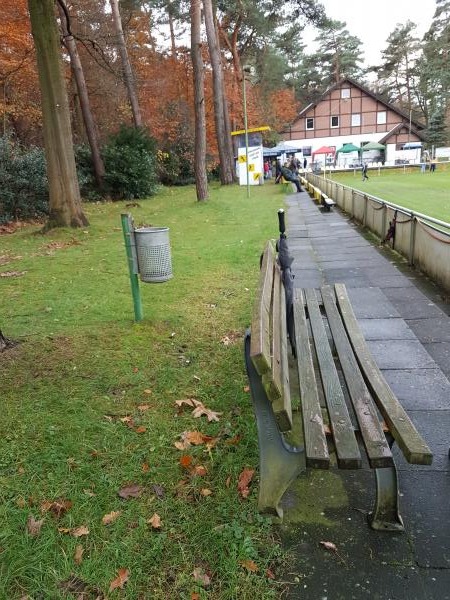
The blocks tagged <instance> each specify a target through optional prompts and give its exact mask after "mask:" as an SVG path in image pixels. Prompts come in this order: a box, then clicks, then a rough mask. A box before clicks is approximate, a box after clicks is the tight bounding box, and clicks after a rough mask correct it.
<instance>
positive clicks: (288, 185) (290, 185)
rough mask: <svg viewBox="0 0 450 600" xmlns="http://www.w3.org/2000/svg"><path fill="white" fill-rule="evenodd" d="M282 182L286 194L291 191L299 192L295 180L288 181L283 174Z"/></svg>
mask: <svg viewBox="0 0 450 600" xmlns="http://www.w3.org/2000/svg"><path fill="white" fill-rule="evenodd" d="M280 183H281V185H282V186H283V187H282V190H283V192H284V193H285V194H288V193H290V192H292V193H296V192H297V188H296V186H295V183H294V182H293V181H288V180H287V179H285V178H284V177H283V176H281V179H280Z"/></svg>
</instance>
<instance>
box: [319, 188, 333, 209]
mask: <svg viewBox="0 0 450 600" xmlns="http://www.w3.org/2000/svg"><path fill="white" fill-rule="evenodd" d="M320 203H321V204H322V206H323V209H324V210H326V211H327V212H330V210H331V208H332V207H333V206H336V202H335V201H334V200H333V199H332V198H329V197H328V196H327V195H326V194H324V193H323V192H320Z"/></svg>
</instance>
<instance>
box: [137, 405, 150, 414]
mask: <svg viewBox="0 0 450 600" xmlns="http://www.w3.org/2000/svg"><path fill="white" fill-rule="evenodd" d="M149 408H151V406H150V404H139V406H138V407H137V409H138V410H140V411H141V412H145V411H146V410H148V409H149Z"/></svg>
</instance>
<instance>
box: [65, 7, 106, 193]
mask: <svg viewBox="0 0 450 600" xmlns="http://www.w3.org/2000/svg"><path fill="white" fill-rule="evenodd" d="M61 4H62V0H58V11H59V16H60V19H61V30H62V32H63V40H64V45H65V47H66V48H67V52H68V53H69V56H70V66H71V67H72V73H73V76H74V78H75V83H76V85H77V90H78V100H79V102H80V108H81V114H82V115H83V122H84V127H85V129H86V135H87V138H88V141H89V146H90V147H91V155H92V164H93V167H94V175H95V181H96V182H97V185H98V187H99V188H101V187H102V186H103V177H104V176H105V166H104V164H103V160H102V157H101V154H100V145H99V143H98V136H97V128H96V126H95V121H94V117H93V115H92V111H91V105H90V102H89V96H88V91H87V87H86V80H85V78H84V72H83V67H82V65H81V61H80V56H79V54H78V49H77V45H76V42H75V39H74V37H73V35H72V33H71V31H70V22H69V19H68V14H67V13H66V11H67V8H65V5H64V8H65V10H64V8H63V6H62V5H61Z"/></svg>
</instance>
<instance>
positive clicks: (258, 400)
mask: <svg viewBox="0 0 450 600" xmlns="http://www.w3.org/2000/svg"><path fill="white" fill-rule="evenodd" d="M245 363H246V367H247V374H248V378H249V382H250V390H251V395H252V401H253V409H254V411H255V416H256V424H257V428H258V446H259V477H260V483H259V499H258V510H259V511H260V512H262V513H267V514H271V515H274V516H276V517H279V518H280V519H282V518H283V509H282V508H281V507H280V505H279V502H280V500H281V498H282V496H283V494H284V493H285V491H286V490H287V488H288V487H289V484H290V483H292V481H294V479H296V477H297V476H298V475H299V474H300V473H301V472H302V471H304V470H305V468H306V463H305V453H304V449H303V448H293V447H292V446H289V445H288V444H287V443H286V442H285V441H284V439H283V437H282V435H281V434H280V432H279V430H278V426H277V423H276V420H275V417H274V414H273V410H272V405H271V402H270V400H269V399H268V398H267V395H266V392H265V390H264V387H263V385H262V382H261V377H260V376H259V375H258V373H257V372H256V369H255V367H254V366H253V363H252V361H251V359H250V333H249V332H248V331H247V333H246V336H245Z"/></svg>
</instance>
